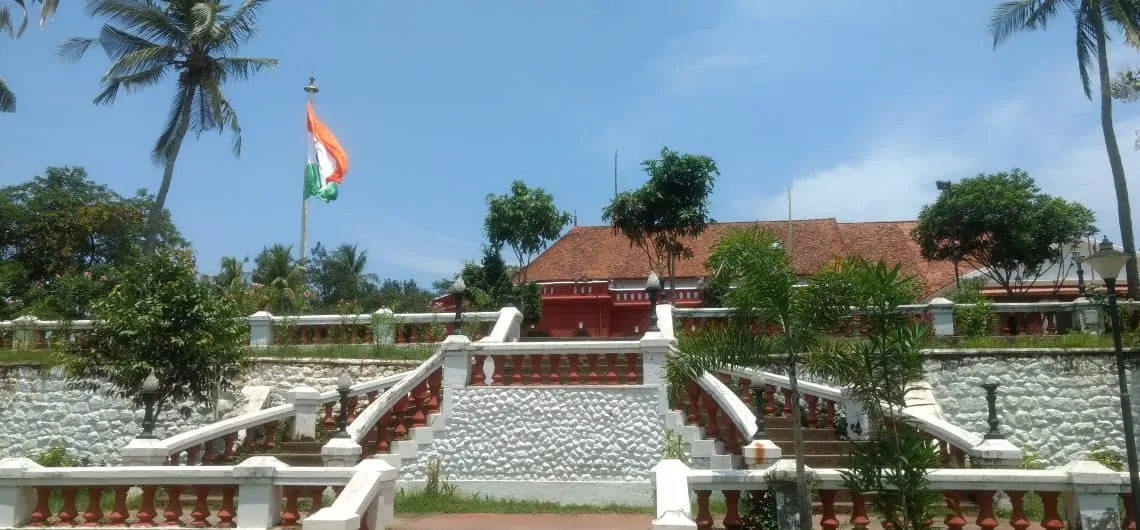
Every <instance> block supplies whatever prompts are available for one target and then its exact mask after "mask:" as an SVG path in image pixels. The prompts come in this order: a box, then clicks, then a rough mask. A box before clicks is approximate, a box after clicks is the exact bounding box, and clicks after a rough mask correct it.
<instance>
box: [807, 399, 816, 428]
mask: <svg viewBox="0 0 1140 530" xmlns="http://www.w3.org/2000/svg"><path fill="white" fill-rule="evenodd" d="M804 401H806V402H807V426H808V427H815V426H817V425H819V397H817V396H804Z"/></svg>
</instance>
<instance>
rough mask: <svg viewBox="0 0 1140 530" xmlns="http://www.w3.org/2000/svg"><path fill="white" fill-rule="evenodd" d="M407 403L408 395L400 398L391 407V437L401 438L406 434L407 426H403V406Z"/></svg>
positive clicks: (394, 438)
mask: <svg viewBox="0 0 1140 530" xmlns="http://www.w3.org/2000/svg"><path fill="white" fill-rule="evenodd" d="M407 404H408V396H404V397H402V398H400V400H399V401H397V402H396V406H395V407H393V408H392V426H393V427H394V429H393V430H392V439H393V440H403V439H404V436H407V434H408V428H407V427H405V426H404V414H403V411H404V407H405V406H407Z"/></svg>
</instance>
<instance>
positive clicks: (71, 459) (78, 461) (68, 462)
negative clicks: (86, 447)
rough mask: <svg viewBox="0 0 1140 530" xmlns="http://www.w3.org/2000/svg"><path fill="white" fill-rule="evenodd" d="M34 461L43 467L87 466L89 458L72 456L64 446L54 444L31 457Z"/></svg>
mask: <svg viewBox="0 0 1140 530" xmlns="http://www.w3.org/2000/svg"><path fill="white" fill-rule="evenodd" d="M32 460H33V461H35V463H37V464H39V465H41V466H44V467H88V466H90V465H91V459H90V458H86V457H84V458H79V457H76V456H73V455H72V454H71V452H70V451H68V450H67V448H66V447H63V446H60V445H56V446H53V447H51V448H50V449H48V450H46V451H44V452H42V453H40V454H38V455H35V456H33V457H32Z"/></svg>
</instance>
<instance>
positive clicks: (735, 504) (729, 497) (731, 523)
mask: <svg viewBox="0 0 1140 530" xmlns="http://www.w3.org/2000/svg"><path fill="white" fill-rule="evenodd" d="M723 493H724V519H721V522H720V524H721V526H724V528H725V530H739V529H740V528H741V527H742V526H743V521H741V520H740V492H739V491H733V490H726V491H724V492H723Z"/></svg>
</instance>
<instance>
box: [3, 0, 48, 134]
mask: <svg viewBox="0 0 1140 530" xmlns="http://www.w3.org/2000/svg"><path fill="white" fill-rule="evenodd" d="M31 1H32V3H40V4H42V5H41V6H40V27H43V25H44V24H45V23H46V22H47V19H48V18H49V17H51V16H52V15H53V14H55V10H56V7H58V6H59V0H31ZM12 2H13V3H15V4H16V6H17V7H19V8H20V23H19V24H16V23H14V22H13V17H12V9H11V6H10V5H9V4H8V3H7V2H6V1H5V0H0V33H7V34H8V36H9V37H12V38H17V39H18V38H20V35H23V34H24V30H25V29H27V27H28V6H27V2H25V0H12ZM0 112H16V94H14V93H13V92H12V90H11V89H10V88H8V83H6V82H4V78H3V77H0Z"/></svg>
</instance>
